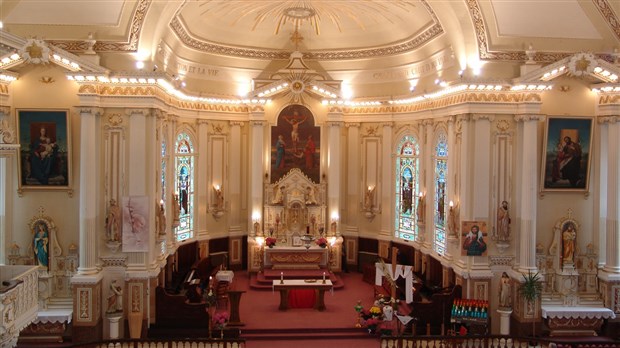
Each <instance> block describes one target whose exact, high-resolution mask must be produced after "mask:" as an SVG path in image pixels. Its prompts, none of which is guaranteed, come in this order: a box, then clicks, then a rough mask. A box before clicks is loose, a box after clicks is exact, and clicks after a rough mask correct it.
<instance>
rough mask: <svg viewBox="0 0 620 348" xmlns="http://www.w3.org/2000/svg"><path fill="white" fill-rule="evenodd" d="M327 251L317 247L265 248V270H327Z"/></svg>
mask: <svg viewBox="0 0 620 348" xmlns="http://www.w3.org/2000/svg"><path fill="white" fill-rule="evenodd" d="M327 262H328V249H327V248H321V247H319V246H311V247H310V248H309V249H306V248H305V247H289V246H275V247H273V248H265V259H264V265H265V268H273V269H319V268H327Z"/></svg>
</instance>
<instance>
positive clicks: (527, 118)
mask: <svg viewBox="0 0 620 348" xmlns="http://www.w3.org/2000/svg"><path fill="white" fill-rule="evenodd" d="M544 120H545V116H544V115H516V116H515V121H516V122H529V121H544Z"/></svg>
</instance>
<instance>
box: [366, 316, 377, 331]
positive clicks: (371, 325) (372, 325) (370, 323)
mask: <svg viewBox="0 0 620 348" xmlns="http://www.w3.org/2000/svg"><path fill="white" fill-rule="evenodd" d="M378 326H379V319H377V318H370V319H367V320H366V328H367V329H368V333H371V334H374V333H375V331H376V330H377V327H378Z"/></svg>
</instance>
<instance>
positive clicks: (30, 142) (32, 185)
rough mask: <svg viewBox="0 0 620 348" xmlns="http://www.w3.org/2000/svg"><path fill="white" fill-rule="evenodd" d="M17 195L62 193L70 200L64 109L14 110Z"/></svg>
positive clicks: (67, 128) (67, 123)
mask: <svg viewBox="0 0 620 348" xmlns="http://www.w3.org/2000/svg"><path fill="white" fill-rule="evenodd" d="M16 117H17V122H16V124H17V138H18V139H19V144H20V150H19V156H18V177H19V179H18V183H19V185H18V194H19V195H20V196H21V195H22V194H23V192H24V191H27V190H65V191H67V192H68V194H69V196H71V195H72V194H73V190H72V188H71V184H72V180H73V176H72V173H71V157H72V156H71V122H70V119H69V111H68V110H65V109H45V110H44V109H40V110H38V109H17V111H16Z"/></svg>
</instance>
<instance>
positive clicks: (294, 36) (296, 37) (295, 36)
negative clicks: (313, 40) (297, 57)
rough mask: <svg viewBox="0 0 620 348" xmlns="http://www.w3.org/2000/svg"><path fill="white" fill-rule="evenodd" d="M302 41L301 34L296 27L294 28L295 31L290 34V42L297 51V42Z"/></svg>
mask: <svg viewBox="0 0 620 348" xmlns="http://www.w3.org/2000/svg"><path fill="white" fill-rule="evenodd" d="M302 41H304V37H303V36H301V35H300V34H299V32H298V31H297V28H295V31H294V32H293V34H291V42H293V43H294V44H295V51H297V48H298V47H299V43H300V42H302Z"/></svg>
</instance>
